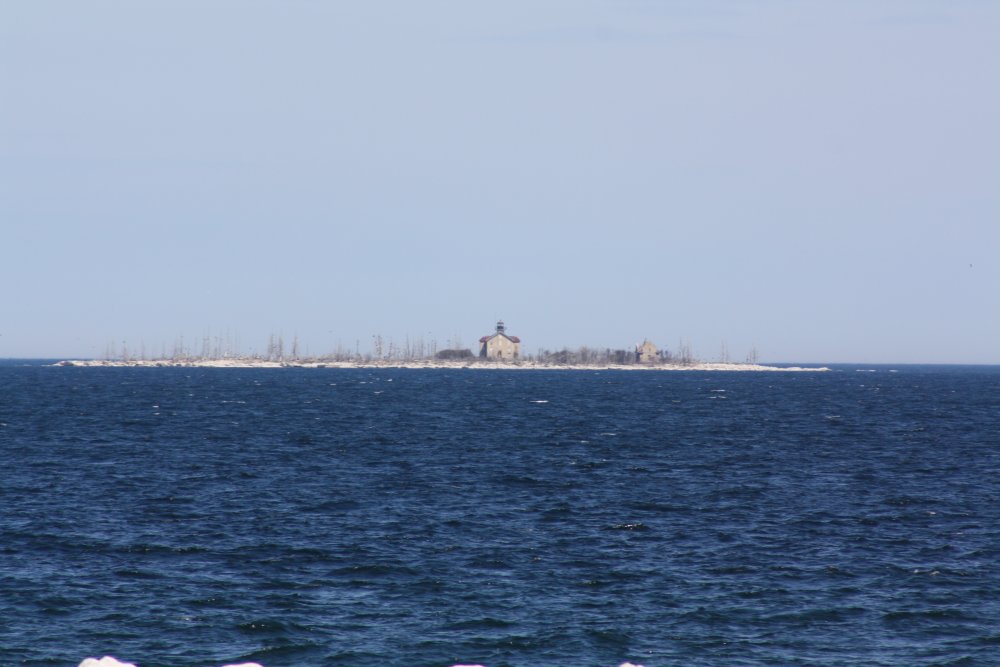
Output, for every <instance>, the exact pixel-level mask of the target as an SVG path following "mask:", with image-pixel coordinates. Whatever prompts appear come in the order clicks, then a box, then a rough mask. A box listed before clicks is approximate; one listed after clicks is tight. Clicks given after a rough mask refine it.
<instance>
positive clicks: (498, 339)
mask: <svg viewBox="0 0 1000 667" xmlns="http://www.w3.org/2000/svg"><path fill="white" fill-rule="evenodd" d="M479 356H480V357H482V358H483V359H517V358H518V357H520V356H521V339H520V338H518V337H517V336H508V335H507V331H506V327H504V324H503V320H500V321H499V322H497V331H496V333H495V334H493V335H492V336H483V337H482V338H480V339H479Z"/></svg>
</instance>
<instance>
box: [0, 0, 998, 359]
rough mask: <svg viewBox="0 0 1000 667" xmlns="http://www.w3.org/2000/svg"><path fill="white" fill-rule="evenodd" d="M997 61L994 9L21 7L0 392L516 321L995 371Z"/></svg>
mask: <svg viewBox="0 0 1000 667" xmlns="http://www.w3.org/2000/svg"><path fill="white" fill-rule="evenodd" d="M998 34H1000V4H996V3H989V2H983V1H982V0H957V1H956V2H949V3H943V2H938V1H931V0H869V1H866V2H861V1H860V0H848V1H847V2H841V3H810V4H803V3H796V2H791V1H790V0H788V1H785V0H777V1H773V2H772V1H769V2H762V1H758V2H743V3H736V2H732V1H730V0H707V1H701V2H692V1H683V0H682V1H677V2H673V1H671V2H659V1H656V0H621V1H619V2H607V1H605V0H588V1H584V2H576V1H574V2H570V1H569V0H560V1H552V2H541V3H538V2H524V1H523V0H516V1H514V2H511V3H505V4H504V5H502V6H486V5H479V4H469V3H458V2H446V1H431V2H429V3H418V4H413V3H400V2H375V3H365V4H363V5H360V6H359V5H356V4H355V3H339V2H330V3H315V2H309V1H307V0H285V1H282V2H278V1H277V0H250V1H249V2H248V1H243V0H219V1H218V2H213V3H197V2H192V1H190V0H173V1H171V2H166V1H165V0H151V1H149V2H143V3H139V4H127V3H121V2H115V1H113V0H95V1H94V2H88V3H74V2H70V1H68V0H51V1H47V2H42V3H5V4H4V5H3V6H0V85H2V89H3V91H4V104H2V105H0V239H2V243H3V247H4V250H5V251H6V252H5V253H4V260H3V261H2V262H0V284H2V285H3V292H2V294H3V304H4V308H3V313H2V316H0V358H15V359H16V358H20V359H31V358H72V357H77V358H81V357H88V358H97V357H101V356H102V355H103V354H105V351H106V349H107V347H108V345H109V344H115V345H120V344H121V342H122V341H127V343H128V346H129V347H130V348H131V349H138V348H139V347H140V346H145V347H146V349H147V351H148V354H159V353H160V351H161V350H162V349H164V348H165V349H166V350H167V351H168V352H169V351H170V349H171V348H172V347H173V345H174V341H175V340H176V339H177V338H178V337H180V336H184V338H185V339H187V340H193V341H197V340H200V339H201V338H202V337H204V336H210V337H214V336H226V335H232V336H235V335H236V334H237V332H238V336H239V343H240V345H239V349H240V350H241V351H242V352H244V353H251V352H253V351H254V350H256V351H260V350H261V349H263V348H264V347H265V346H266V344H267V339H268V336H269V335H270V334H272V333H274V334H279V333H280V334H282V335H283V336H284V337H285V339H286V341H289V340H290V339H291V338H292V337H293V336H295V335H298V338H299V340H300V345H301V347H302V349H303V351H304V350H308V351H309V353H310V354H313V355H318V354H326V353H329V352H332V351H334V350H335V349H336V347H337V345H338V343H339V344H340V345H341V346H342V347H344V348H347V349H354V348H355V347H356V345H357V346H358V347H360V349H361V351H362V352H366V351H370V350H371V347H372V346H371V341H372V337H373V336H374V335H381V336H383V337H385V338H386V339H389V338H392V339H393V340H395V341H396V342H397V343H402V342H403V341H404V340H405V338H406V337H407V336H409V337H410V338H411V339H416V338H423V339H424V340H425V341H427V342H430V341H431V340H436V341H437V342H438V344H439V346H440V347H443V346H445V344H446V342H447V341H448V340H449V339H451V340H453V339H454V338H455V337H456V336H457V337H459V338H461V341H462V342H463V344H464V345H463V346H464V347H470V348H472V349H475V345H476V341H477V340H478V338H479V337H480V336H482V335H486V334H489V333H491V332H492V330H493V325H494V323H495V321H496V320H497V319H499V318H502V319H504V320H505V321H506V323H507V325H508V328H509V331H510V333H512V334H513V335H517V336H520V337H521V339H522V340H523V345H524V350H525V351H526V352H527V353H531V354H533V353H535V351H536V350H537V349H539V348H549V349H556V348H562V347H564V346H565V347H569V348H576V347H579V346H581V345H587V346H592V347H595V348H622V347H629V346H632V345H634V344H636V343H639V342H641V341H642V340H643V339H644V338H649V339H650V340H652V341H654V342H655V343H656V344H657V345H659V346H661V347H666V348H668V349H675V348H676V347H677V345H678V343H679V342H680V341H682V340H683V341H686V342H687V343H688V344H689V345H690V347H691V349H692V352H693V354H694V356H696V357H699V358H701V359H705V360H714V359H716V358H718V357H719V356H720V353H721V348H722V346H723V345H725V346H726V347H727V349H728V353H729V357H730V358H731V359H733V360H735V361H740V360H742V359H744V358H745V357H746V355H747V354H748V353H749V352H750V350H752V349H756V350H757V352H758V355H759V359H760V360H761V361H771V362H801V363H861V364H876V363H886V364H905V363H944V364H998V363H1000V347H998V345H997V341H1000V296H998V295H1000V289H998V288H1000V263H998V262H997V260H996V259H995V257H994V256H995V254H996V250H995V249H996V248H997V247H1000V223H998V221H1000V188H998V187H997V183H1000V124H998V123H997V121H996V119H997V118H1000V89H998V88H997V86H996V84H995V77H996V72H995V70H996V63H997V62H1000V40H998V39H997V38H996V37H997V35H998ZM227 332H229V333H227Z"/></svg>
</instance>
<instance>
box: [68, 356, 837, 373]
mask: <svg viewBox="0 0 1000 667" xmlns="http://www.w3.org/2000/svg"><path fill="white" fill-rule="evenodd" d="M53 366H64V367H65V366H72V367H84V368H361V369H365V368H367V369H391V368H393V369H394V368H411V369H422V368H430V369H450V370H460V369H482V370H547V371H548V370H553V371H554V370H568V371H573V370H576V371H767V372H803V371H804V372H821V371H829V370H830V369H829V368H827V367H826V366H818V367H804V366H766V365H762V364H734V363H721V362H713V363H709V362H704V363H702V362H695V363H690V364H669V363H666V364H550V363H544V362H537V361H510V362H500V361H484V360H478V359H476V360H468V359H466V360H454V361H445V360H440V359H434V360H430V359H427V360H415V361H323V360H297V361H267V360H264V359H187V360H169V359H161V360H147V359H136V360H129V361H123V360H117V361H112V360H100V359H67V360H65V361H58V362H56V363H54V364H53Z"/></svg>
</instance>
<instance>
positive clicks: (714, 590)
mask: <svg viewBox="0 0 1000 667" xmlns="http://www.w3.org/2000/svg"><path fill="white" fill-rule="evenodd" d="M105 654H112V655H115V656H117V657H119V658H120V659H123V660H128V661H131V662H136V663H138V664H139V665H140V667H176V666H178V665H191V666H192V667H193V666H198V665H200V666H204V667H214V666H217V665H221V664H223V663H224V662H227V661H229V662H234V661H250V660H253V661H257V662H260V663H263V664H264V665H266V667H293V666H294V667H298V666H309V665H317V666H325V665H331V666H338V665H344V666H356V665H378V666H380V667H384V666H389V667H422V666H426V667H447V666H448V665H451V664H454V663H458V662H464V663H480V664H483V665H486V666H487V667H504V666H509V667H528V666H543V665H544V666H546V667H548V666H565V667H613V666H615V665H618V664H619V663H621V662H624V661H626V660H630V661H632V662H634V663H640V664H643V665H645V666H646V667H661V666H680V665H987V664H1000V657H998V656H1000V368H996V367H992V368H990V367H906V366H902V367H896V368H889V367H876V368H873V369H870V372H869V369H859V368H853V367H837V368H835V369H834V370H833V371H831V372H828V373H755V372H744V373H735V372H733V373H694V372H680V373H674V372H662V373H659V372H623V371H618V372H609V371H604V372H590V371H565V372H563V371H506V372H505V371H481V370H336V369H274V370H262V369H258V370H243V369H174V368H162V369H127V368H126V369H116V368H53V367H46V366H42V365H40V364H30V363H27V364H25V363H23V362H21V363H14V362H7V363H5V364H3V365H0V663H2V664H3V665H33V666H52V667H75V665H76V664H77V663H78V662H79V661H80V660H81V659H83V658H84V657H87V656H100V655H105Z"/></svg>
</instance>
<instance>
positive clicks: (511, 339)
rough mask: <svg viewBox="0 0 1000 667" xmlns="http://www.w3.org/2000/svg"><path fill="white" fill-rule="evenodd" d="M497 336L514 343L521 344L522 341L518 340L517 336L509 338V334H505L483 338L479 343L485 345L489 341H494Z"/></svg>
mask: <svg viewBox="0 0 1000 667" xmlns="http://www.w3.org/2000/svg"><path fill="white" fill-rule="evenodd" d="M497 336H503V337H504V338H506V339H507V340H509V341H510V342H512V343H520V342H521V339H520V338H518V337H517V336H508V335H507V334H504V333H495V334H493V335H492V336H483V337H482V338H480V339H479V342H480V343H485V342H487V341H490V340H493V339H494V338H496V337H497Z"/></svg>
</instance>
